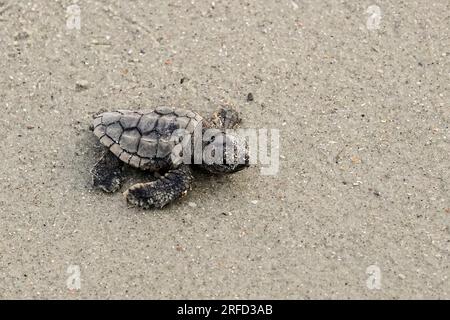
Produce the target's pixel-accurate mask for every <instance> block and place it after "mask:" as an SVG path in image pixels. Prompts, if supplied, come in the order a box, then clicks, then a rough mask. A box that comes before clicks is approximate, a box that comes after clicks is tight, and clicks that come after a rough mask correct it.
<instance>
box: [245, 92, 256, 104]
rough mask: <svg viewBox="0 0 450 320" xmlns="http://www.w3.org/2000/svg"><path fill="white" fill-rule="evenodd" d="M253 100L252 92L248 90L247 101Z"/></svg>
mask: <svg viewBox="0 0 450 320" xmlns="http://www.w3.org/2000/svg"><path fill="white" fill-rule="evenodd" d="M253 100H255V99H254V98H253V93H251V92H250V93H249V94H248V95H247V101H248V102H250V101H253Z"/></svg>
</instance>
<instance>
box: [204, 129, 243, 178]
mask: <svg viewBox="0 0 450 320" xmlns="http://www.w3.org/2000/svg"><path fill="white" fill-rule="evenodd" d="M203 141H204V143H203V162H202V165H201V166H202V167H203V168H204V169H205V170H207V171H208V172H211V173H214V174H225V173H234V172H238V171H241V170H243V169H245V168H247V167H249V165H250V164H249V148H248V143H247V141H246V140H245V139H242V138H241V137H239V136H238V135H235V134H232V133H228V132H225V131H221V130H217V129H212V133H208V132H206V133H205V134H204V135H203Z"/></svg>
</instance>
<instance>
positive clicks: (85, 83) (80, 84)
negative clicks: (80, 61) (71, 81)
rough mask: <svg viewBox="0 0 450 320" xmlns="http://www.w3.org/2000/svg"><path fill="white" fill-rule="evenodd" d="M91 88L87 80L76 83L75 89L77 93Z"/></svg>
mask: <svg viewBox="0 0 450 320" xmlns="http://www.w3.org/2000/svg"><path fill="white" fill-rule="evenodd" d="M88 87H89V82H88V81H87V80H79V81H77V82H76V83H75V89H76V90H77V91H82V90H86V89H87V88H88Z"/></svg>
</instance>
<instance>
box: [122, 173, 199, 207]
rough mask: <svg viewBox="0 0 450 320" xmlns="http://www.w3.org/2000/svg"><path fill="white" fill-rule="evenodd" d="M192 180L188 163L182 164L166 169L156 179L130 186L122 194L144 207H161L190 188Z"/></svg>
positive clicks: (131, 201) (133, 202) (132, 202)
mask: <svg viewBox="0 0 450 320" xmlns="http://www.w3.org/2000/svg"><path fill="white" fill-rule="evenodd" d="M192 181H193V176H192V172H191V168H190V167H189V166H188V165H182V166H180V167H179V168H177V169H173V170H170V171H168V172H167V173H166V174H165V175H164V176H162V177H161V178H159V179H158V180H156V181H152V182H148V183H138V184H135V185H134V186H131V187H130V189H128V190H127V191H126V192H125V193H124V196H125V197H126V198H127V200H128V202H129V203H131V204H133V205H136V206H140V207H143V208H145V209H149V208H153V207H155V208H162V207H164V206H165V205H167V204H168V203H170V202H172V201H174V200H176V199H178V198H180V197H182V196H184V195H185V194H186V193H187V191H188V190H189V189H190V187H191V184H192Z"/></svg>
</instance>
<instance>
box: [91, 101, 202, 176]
mask: <svg viewBox="0 0 450 320" xmlns="http://www.w3.org/2000/svg"><path fill="white" fill-rule="evenodd" d="M201 121H202V117H201V116H200V115H198V114H197V113H195V112H191V111H187V110H183V109H173V108H168V107H160V108H157V109H156V110H154V111H149V112H145V111H126V110H119V111H114V112H105V113H102V114H99V115H97V116H96V117H95V118H94V134H95V135H96V136H97V137H98V138H99V139H100V142H101V143H102V144H103V145H105V146H106V147H107V148H109V149H110V150H111V152H112V153H114V154H115V155H116V156H117V157H118V158H119V159H120V160H122V161H123V162H125V163H127V164H129V165H131V166H133V167H135V168H140V169H155V170H157V169H161V168H164V167H166V166H169V165H171V161H170V153H171V151H172V149H173V148H174V147H175V145H176V144H177V143H178V141H176V140H175V139H174V138H173V136H172V133H173V132H174V131H175V130H177V129H184V130H186V133H193V132H194V129H195V127H196V126H197V125H198V124H199V123H200V122H201Z"/></svg>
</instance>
